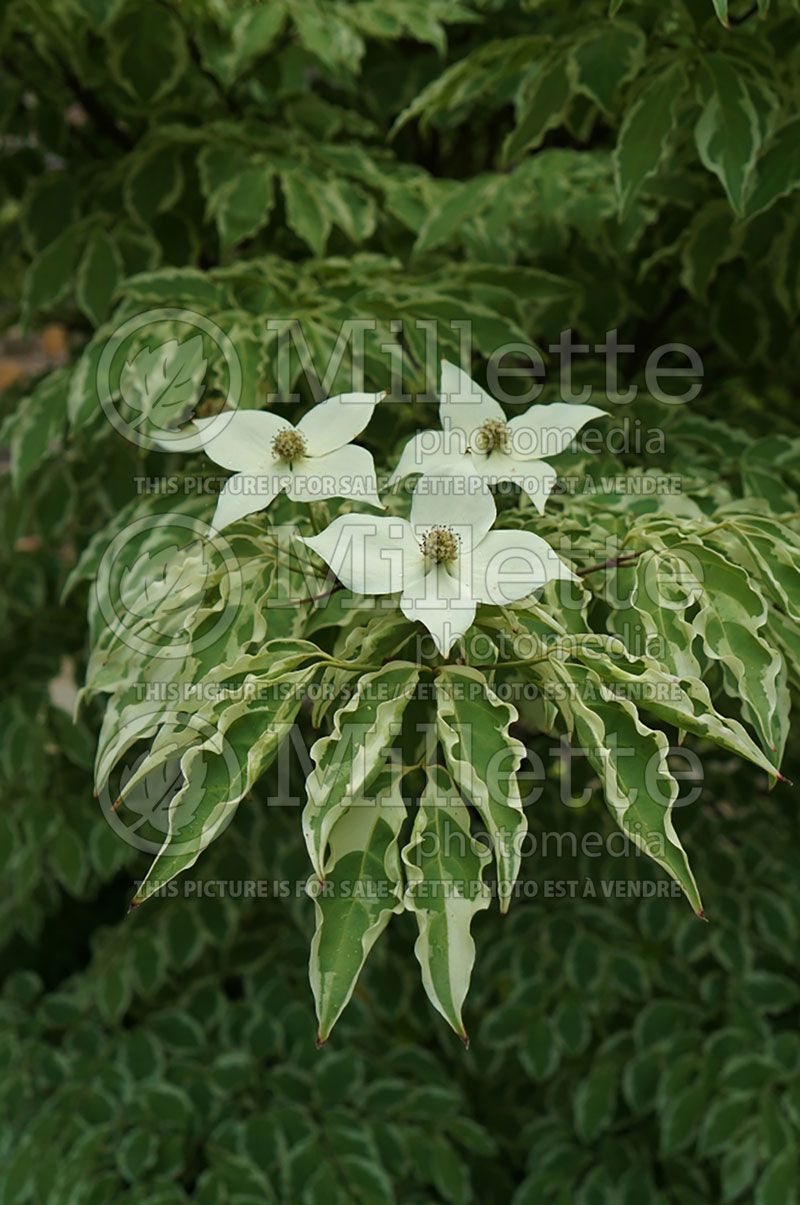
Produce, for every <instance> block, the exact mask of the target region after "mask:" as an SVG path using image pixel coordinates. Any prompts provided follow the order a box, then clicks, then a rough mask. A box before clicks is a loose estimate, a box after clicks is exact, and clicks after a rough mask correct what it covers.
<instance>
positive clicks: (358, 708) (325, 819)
mask: <svg viewBox="0 0 800 1205" xmlns="http://www.w3.org/2000/svg"><path fill="white" fill-rule="evenodd" d="M418 681H419V669H418V668H417V666H416V665H412V664H411V663H410V662H408V661H390V662H389V664H388V665H384V666H383V667H382V668H381V669H379V670H376V671H375V673H371V674H364V675H363V676H362V678H361V680H360V682H359V684H358V690H357V692H356V694H355V695H354V696H353V698H352V699H350V700H349V701H348V703H346V705H345V706H344V707H341V708H340V709H339V710H338V711H337V712H336V714H335V716H334V718H333V731H332V732H331V733H330V735H329V736H323V737H320V739H319V740H318V741H316V742H315V743H314V744H313V745H312V746H311V759H312V761H313V762H314V769H313V770H312V771H311V773H310V774H309V776H308V778H307V779H306V796H307V798H308V803H307V804H306V807H305V809H304V811H303V836H304V837H305V842H306V846H307V848H308V852H309V856H310V857H311V862H312V865H313V867H314V870H315V871H316V873H317V874H318V875H319V876H320V877H321V878H324V867H325V863H326V848H327V844H328V840H329V838H330V835H331V831H332V829H333V826H334V824H336V823H337V822H338V820H339V818H340V816H341V815H342V813H343V812H344V811H345V810H346V809H347V808H349V807H351V806H352V803H353V800H354V799H356V798H358V797H359V796H361V795H363V794H364V792H365V791H367V790H368V789H369V786H370V784H371V783H372V781H373V780H374V779H375V778H376V777H377V775H378V774H379V773H380V771H381V770H382V769H383V768H384V766H385V764H386V762H387V759H388V758H389V757H390V755H391V745H392V742H393V740H394V739H395V737H397V736H398V735H399V733H400V729H401V725H402V719H403V712H404V711H405V709H406V707H407V706H408V703H409V701H410V700H411V698H412V697H413V694H414V691H415V689H416V686H417V683H418ZM395 771H396V772H398V771H397V770H396V767H395Z"/></svg>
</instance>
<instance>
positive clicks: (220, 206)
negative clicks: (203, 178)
mask: <svg viewBox="0 0 800 1205" xmlns="http://www.w3.org/2000/svg"><path fill="white" fill-rule="evenodd" d="M274 204H275V189H274V186H273V172H272V169H271V168H270V167H269V166H268V165H267V164H266V163H264V164H259V163H254V164H253V165H252V166H250V167H247V168H244V169H242V170H241V171H239V172H238V173H237V174H236V175H235V176H233V177H232V178H231V179H230V180H227V181H226V182H225V184H224V185H222V187H221V188H219V189H218V190H217V191H216V192H214V193H213V194H212V195H211V196H210V197H209V199H208V212H209V215H210V216H213V218H214V220H215V221H216V223H217V230H218V231H219V237H220V242H221V244H222V248H223V250H224V251H229V250H230V249H231V247H235V246H236V244H237V243H240V242H242V240H243V239H246V238H250V236H251V235H253V234H255V233H256V232H257V231H258V230H260V229H261V227H262V226H265V225H266V224H267V222H268V221H269V215H270V213H271V212H272V208H273V206H274Z"/></svg>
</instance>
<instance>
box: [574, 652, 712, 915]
mask: <svg viewBox="0 0 800 1205" xmlns="http://www.w3.org/2000/svg"><path fill="white" fill-rule="evenodd" d="M550 668H551V670H552V672H553V673H555V674H556V676H557V677H558V678H559V680H560V681H561V682H562V683H563V684H564V686H565V687H566V693H565V694H564V696H563V698H562V701H561V702H560V704H559V705H560V707H562V708H563V709H565V710H567V711H568V712H569V714H570V717H571V720H572V723H573V724H574V732H575V738H576V740H577V744H578V747H579V749H580V750H581V752H582V753H583V754H584V756H585V757H586V759H587V761H588V762H589V763H590V765H591V766H592V767H593V769H594V770H595V772H596V774H597V775H598V777H599V779H600V781H601V783H602V786H603V794H604V796H605V800H606V804H607V805H608V808H609V810H610V812H611V814H612V816H614V818H615V820H616V821H617V824H619V826H620V828H621V829H622V831H623V832H624V833H625V834H626V835H627V836H628V837H629V838H630V840H631V841H632V842H633V844H634V845H636V846H638V847H639V848H640V849H642V850H643V851H644V852H645V853H647V854H649V856H650V857H651V858H652V859H653V860H654V861H655V862H657V863H658V865H659V866H662V867H663V868H664V869H665V870H666V871H667V873H668V874H670V875H671V876H672V878H673V879H675V881H676V882H677V883H680V885H681V887H682V888H683V890H684V892H685V893H686V896H687V898H688V900H689V902H690V904H691V905H692V907H693V908H694V910H695V912H697V913H702V911H703V906H702V903H701V901H700V895H699V893H698V890H697V884H696V883H695V880H694V875H693V874H692V872H691V870H690V868H689V862H688V859H687V857H686V853H685V852H684V849H683V846H682V845H681V843H680V841H679V839H678V835H677V833H676V832H675V827H674V824H673V820H672V810H673V805H674V803H675V800H676V798H677V795H678V783H677V782H676V780H675V779H674V778H673V777H672V775H671V774H670V772H669V767H668V764H667V755H668V752H669V742H668V740H667V738H666V736H665V735H664V733H663V732H659V731H658V730H656V729H650V728H648V727H647V726H646V725H645V724H644V723H643V722H642V721H641V719H640V718H639V715H638V712H637V709H636V707H635V706H634V705H633V703H631V702H629V700H628V699H625V698H622V697H620V696H618V695H615V694H613V693H612V692H611V691H610V690H609V689H608V687H606V686H605V685H604V684H603V682H602V680H601V679H600V678H599V677H598V675H597V674H596V673H595V672H594V670H592V669H588V668H586V667H584V666H577V665H574V664H569V665H564V664H561V663H559V662H557V661H555V660H553V661H552V662H551V666H550Z"/></svg>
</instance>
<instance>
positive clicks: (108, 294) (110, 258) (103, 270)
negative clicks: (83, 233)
mask: <svg viewBox="0 0 800 1205" xmlns="http://www.w3.org/2000/svg"><path fill="white" fill-rule="evenodd" d="M122 275H123V268H122V256H121V255H120V253H119V251H118V250H117V248H116V246H115V244H114V242H113V241H112V240H111V239H110V238H109V237H108V235H107V234H106V233H105V231H104V230H94V231H93V232H92V234H91V235H90V236H89V241H88V243H87V244H86V250H85V251H84V253H83V255H82V257H81V262H80V264H79V265H78V275H77V280H76V284H75V300H76V301H77V302H78V305H79V306H80V307H81V309H82V310H83V312H84V314H85V315H86V317H87V318H88V319H89V321H90V322H91V323H93V325H94V326H99V325H100V323H101V322H102V321H103V320H104V319H105V317H106V315H107V314H108V307H109V306H110V304H111V298H112V297H113V296H114V292H115V290H116V288H117V285H118V284H119V282H120V280H121V279H122Z"/></svg>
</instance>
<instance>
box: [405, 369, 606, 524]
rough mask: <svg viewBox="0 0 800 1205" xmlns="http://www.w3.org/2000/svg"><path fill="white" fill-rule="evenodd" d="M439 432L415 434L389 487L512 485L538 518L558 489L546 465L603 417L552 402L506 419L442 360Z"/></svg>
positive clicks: (480, 391) (481, 391)
mask: <svg viewBox="0 0 800 1205" xmlns="http://www.w3.org/2000/svg"><path fill="white" fill-rule="evenodd" d="M439 392H440V402H439V419H440V422H441V424H442V430H441V431H419V432H417V434H416V435H415V436H414V437H413V438H412V439H410V440H409V441H408V443H407V444H406V446H405V448H404V449H403V454H402V456H401V457H400V462H399V464H398V466H397V468H396V469H395V471H394V473H393V474H392V476H391V477H390V479H389V485H393V484H394V483H395V482H397V481H400V480H401V479H402V478H403V477H408V476H409V475H410V474H411V473H423V474H429V473H436V474H441V473H453V474H458V475H459V476H464V477H477V478H480V479H481V480H482V481H483V482H484V484H485V485H487V486H489V485H494V484H496V483H497V482H500V481H516V482H517V483H518V484H519V485H520V486H521V487H522V489H523V490H524V491H525V492H526V494H528V496H529V497H530V499H531V501H532V502H533V504H534V506H535V507H536V508H537V510H538V511H539V513H540V514H542V513H543V512H544V507H545V503H546V502H547V497H548V494H550V492H551V490H552V489H553V486H554V485H555V483H556V477H557V474H556V471H555V469H554V468H553V467H552V466H551V465H550V464H548V463H547V461H546V460H544V457H545V456H557V455H558V453H559V452H563V451H564V449H565V448H567V447H568V446H569V444H570V442H571V441H572V440H573V439H574V437H575V435H577V433H578V431H580V429H581V427H583V426H584V425H585V424H586V423H588V422H589V420H590V419H592V418H598V417H600V416H601V415H603V414H605V411H604V410H599V409H598V408H597V406H582V405H570V404H568V403H566V402H552V403H550V405H546V406H537V405H533V406H531V407H530V408H529V409H528V410H526V411H525V413H524V414H519V415H517V417H516V418H512V419H506V415H505V412H504V410H503V407H502V406H501V405H500V403H499V402H498V401H496V400H495V399H494V398H493V397H492V396H491V395H490V394H488V393H487V392H486V390H485V389H481V387H480V385H477V384H476V383H475V381H473V380H472V379H471V378H470V377H468V376H467V374H466V373H465V372H463V371H462V370H461V369H460V368H457V367H456V366H455V364H451V363H450V362H449V361H448V360H442V375H441V384H440V390H439Z"/></svg>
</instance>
